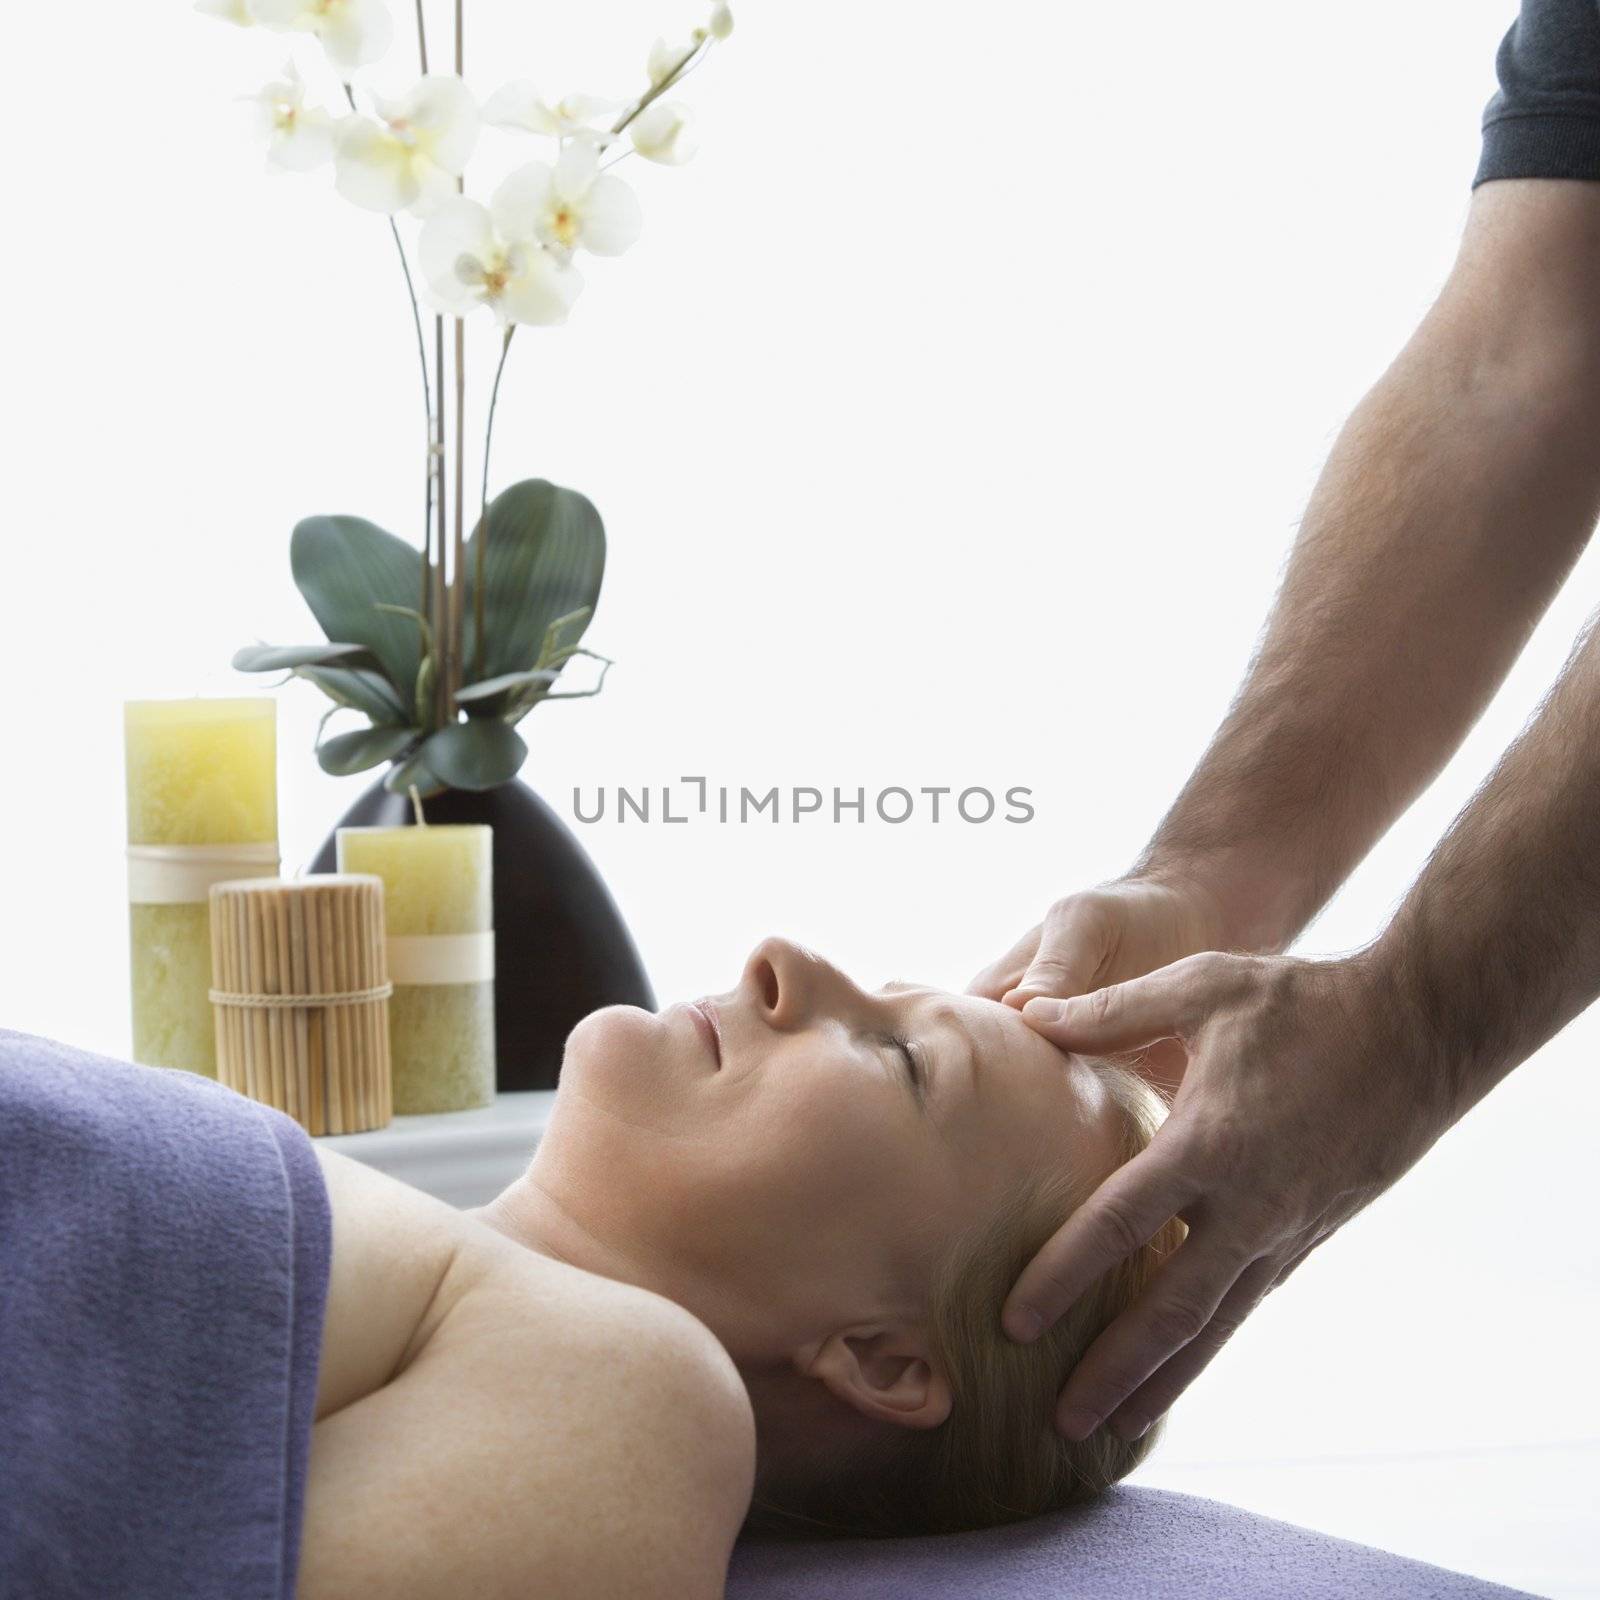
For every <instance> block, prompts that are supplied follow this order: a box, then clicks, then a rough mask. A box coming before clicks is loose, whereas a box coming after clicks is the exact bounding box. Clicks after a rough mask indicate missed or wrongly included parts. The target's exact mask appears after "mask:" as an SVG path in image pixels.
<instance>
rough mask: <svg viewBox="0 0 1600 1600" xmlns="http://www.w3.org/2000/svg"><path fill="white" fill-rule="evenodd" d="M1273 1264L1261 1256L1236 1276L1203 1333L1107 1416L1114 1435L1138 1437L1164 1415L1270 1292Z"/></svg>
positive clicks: (1272, 1279) (1127, 1437) (1272, 1280)
mask: <svg viewBox="0 0 1600 1600" xmlns="http://www.w3.org/2000/svg"><path fill="white" fill-rule="evenodd" d="M1278 1271H1279V1268H1278V1266H1277V1264H1276V1263H1275V1262H1273V1261H1270V1260H1267V1259H1266V1258H1262V1259H1261V1260H1259V1261H1255V1262H1252V1263H1251V1264H1250V1266H1248V1267H1246V1268H1245V1270H1244V1271H1243V1272H1242V1273H1241V1274H1240V1275H1239V1281H1238V1282H1237V1283H1235V1284H1234V1286H1233V1287H1232V1288H1231V1289H1230V1290H1229V1291H1228V1292H1227V1294H1225V1295H1224V1296H1223V1297H1222V1303H1221V1304H1220V1305H1219V1306H1218V1307H1217V1309H1216V1312H1215V1314H1214V1315H1213V1316H1212V1318H1211V1320H1210V1321H1209V1322H1208V1323H1207V1324H1206V1325H1205V1329H1204V1331H1203V1332H1201V1333H1199V1334H1197V1335H1196V1336H1195V1337H1194V1338H1193V1339H1191V1340H1190V1341H1189V1342H1188V1344H1186V1345H1185V1346H1184V1347H1183V1348H1182V1349H1181V1350H1180V1351H1178V1353H1177V1354H1176V1355H1175V1356H1173V1357H1172V1358H1171V1359H1170V1360H1168V1361H1167V1362H1166V1363H1165V1364H1164V1365H1162V1366H1161V1367H1160V1368H1159V1369H1158V1370H1157V1371H1156V1372H1155V1373H1154V1374H1153V1375H1152V1376H1151V1377H1149V1378H1147V1379H1146V1380H1145V1382H1143V1383H1142V1384H1140V1386H1139V1387H1138V1388H1137V1389H1136V1390H1134V1392H1133V1393H1132V1394H1131V1395H1130V1396H1129V1397H1128V1398H1127V1399H1126V1400H1124V1401H1123V1402H1122V1404H1121V1405H1120V1406H1118V1407H1117V1409H1116V1410H1115V1411H1114V1412H1113V1413H1112V1414H1111V1416H1110V1417H1109V1419H1108V1421H1109V1424H1110V1427H1111V1429H1112V1431H1113V1432H1114V1433H1117V1434H1120V1435H1121V1437H1122V1438H1124V1439H1129V1440H1132V1439H1137V1438H1138V1437H1139V1436H1140V1435H1141V1434H1143V1433H1144V1432H1145V1431H1146V1430H1147V1429H1148V1428H1150V1426H1151V1425H1152V1424H1153V1423H1154V1422H1155V1421H1156V1419H1157V1418H1158V1417H1162V1416H1164V1415H1165V1414H1166V1413H1167V1412H1168V1411H1169V1410H1170V1409H1171V1408H1172V1403H1173V1401H1175V1400H1176V1399H1177V1398H1178V1396H1179V1395H1181V1394H1182V1393H1183V1391H1184V1390H1185V1389H1187V1388H1188V1387H1189V1385H1190V1384H1191V1383H1193V1382H1194V1380H1195V1379H1196V1378H1198V1377H1199V1376H1200V1374H1201V1373H1202V1372H1204V1371H1205V1369H1206V1368H1207V1367H1208V1366H1210V1365H1211V1361H1212V1358H1213V1357H1214V1356H1215V1355H1216V1354H1217V1352H1218V1351H1219V1350H1221V1349H1222V1347H1223V1345H1225V1344H1226V1343H1227V1342H1228V1340H1229V1339H1231V1338H1232V1337H1233V1333H1234V1330H1235V1329H1236V1328H1238V1326H1239V1325H1240V1323H1242V1322H1243V1321H1244V1319H1245V1318H1246V1317H1248V1316H1249V1315H1250V1313H1251V1312H1252V1311H1254V1310H1255V1308H1256V1307H1257V1306H1258V1305H1260V1304H1261V1302H1262V1301H1263V1300H1264V1299H1265V1298H1266V1296H1267V1294H1268V1292H1269V1291H1270V1290H1271V1288H1272V1286H1273V1282H1274V1275H1275V1274H1276V1273H1277V1272H1278Z"/></svg>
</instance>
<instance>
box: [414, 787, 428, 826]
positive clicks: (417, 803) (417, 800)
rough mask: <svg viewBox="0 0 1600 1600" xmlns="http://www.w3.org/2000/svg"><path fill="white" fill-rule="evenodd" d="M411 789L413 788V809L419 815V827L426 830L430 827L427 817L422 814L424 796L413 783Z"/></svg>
mask: <svg viewBox="0 0 1600 1600" xmlns="http://www.w3.org/2000/svg"><path fill="white" fill-rule="evenodd" d="M410 787H411V808H412V810H414V811H415V812H416V814H417V826H418V827H419V828H425V827H427V825H428V819H427V818H426V817H425V816H423V814H422V796H421V795H420V794H418V793H417V786H416V784H414V783H413V784H412V785H411V786H410Z"/></svg>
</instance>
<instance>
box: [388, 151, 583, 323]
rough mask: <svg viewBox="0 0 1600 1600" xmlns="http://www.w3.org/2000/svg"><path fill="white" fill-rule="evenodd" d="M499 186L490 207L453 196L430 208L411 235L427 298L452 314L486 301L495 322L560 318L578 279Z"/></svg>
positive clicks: (575, 294)
mask: <svg viewBox="0 0 1600 1600" xmlns="http://www.w3.org/2000/svg"><path fill="white" fill-rule="evenodd" d="M509 181H510V180H509V179H508V180H507V182H509ZM505 192H506V185H505V184H501V186H500V188H499V189H498V190H496V191H495V195H494V199H493V201H492V207H493V209H492V210H491V209H490V207H488V206H482V205H480V204H479V203H478V202H477V201H476V200H468V199H466V198H465V197H464V196H460V195H458V196H456V197H455V198H454V199H451V200H445V201H443V202H441V203H440V204H439V205H438V206H437V207H435V208H434V210H433V211H432V212H431V213H430V214H429V217H428V220H427V221H426V222H424V223H423V225H422V232H421V234H420V235H419V236H418V238H417V259H418V261H419V262H420V264H421V266H422V275H423V277H424V278H425V279H426V280H427V283H428V288H429V290H430V291H431V293H430V294H429V299H430V300H431V301H432V302H433V304H434V306H435V307H436V309H438V310H440V311H443V312H446V313H447V314H448V315H451V316H457V317H460V316H465V315H466V314H467V313H468V312H470V311H472V310H473V309H474V308H475V307H477V306H480V305H486V306H489V307H490V308H491V309H492V310H493V311H494V314H495V315H496V316H497V317H498V318H499V319H500V322H501V324H502V326H509V325H510V324H512V323H514V322H526V323H534V324H540V323H553V322H565V321H566V319H567V312H568V311H570V310H571V309H572V303H573V301H575V300H576V299H577V298H578V291H579V290H580V289H582V288H583V279H582V278H581V277H580V276H579V275H578V273H577V272H576V270H574V268H573V267H571V266H570V265H568V264H567V263H566V262H565V261H561V260H558V259H557V258H556V257H555V256H554V255H552V254H551V253H550V251H548V250H546V249H545V247H544V246H543V245H542V244H541V243H540V242H539V240H538V239H537V238H535V237H534V235H533V231H532V227H531V225H530V221H529V218H528V215H527V212H526V210H525V209H524V208H522V207H520V206H515V205H512V206H508V205H505V204H503V203H502V202H503V199H504V197H505ZM513 198H515V197H514V196H513Z"/></svg>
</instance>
